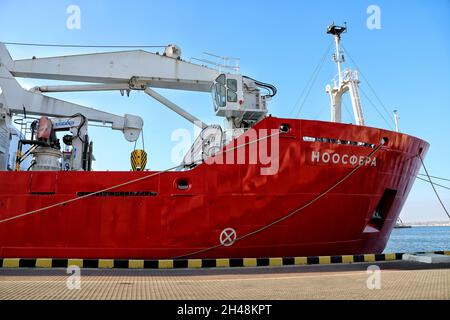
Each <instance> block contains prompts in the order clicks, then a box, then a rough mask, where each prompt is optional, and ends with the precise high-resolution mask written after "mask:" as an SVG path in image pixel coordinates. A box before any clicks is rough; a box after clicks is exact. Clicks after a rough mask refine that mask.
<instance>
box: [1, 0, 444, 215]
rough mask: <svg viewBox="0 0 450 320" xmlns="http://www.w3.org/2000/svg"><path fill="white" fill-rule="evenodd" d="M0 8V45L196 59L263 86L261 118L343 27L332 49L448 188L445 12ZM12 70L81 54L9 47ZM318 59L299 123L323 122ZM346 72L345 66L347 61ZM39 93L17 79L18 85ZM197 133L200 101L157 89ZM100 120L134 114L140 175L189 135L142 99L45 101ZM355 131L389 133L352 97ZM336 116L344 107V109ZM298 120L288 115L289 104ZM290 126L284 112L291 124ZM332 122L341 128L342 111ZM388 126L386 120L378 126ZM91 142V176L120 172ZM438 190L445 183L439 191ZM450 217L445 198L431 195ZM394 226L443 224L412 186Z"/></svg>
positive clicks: (296, 88) (330, 5) (114, 4)
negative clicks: (141, 50) (269, 95)
mask: <svg viewBox="0 0 450 320" xmlns="http://www.w3.org/2000/svg"><path fill="white" fill-rule="evenodd" d="M337 3H338V2H336V1H276V2H275V1H223V2H219V1H203V0H186V1H180V0H178V1H133V2H122V1H78V0H73V1H44V0H41V1H5V0H0V21H1V25H2V27H1V28H0V41H5V42H37V43H80V44H98V45H102V44H129V45H135V44H146V45H166V44H169V43H175V44H177V45H179V46H180V47H181V49H182V51H183V54H182V57H183V59H185V60H189V59H190V58H191V57H199V58H201V57H202V52H204V51H208V52H212V53H216V54H218V55H223V56H234V57H239V58H240V59H241V67H242V69H241V70H242V73H243V74H246V75H249V76H251V77H253V78H256V79H258V80H261V81H265V82H269V83H273V84H274V85H276V86H277V88H278V94H277V96H276V97H275V98H274V99H273V100H272V101H271V103H270V113H272V114H273V115H275V116H279V117H290V116H292V115H293V114H292V113H291V110H292V109H293V107H294V106H295V103H296V101H297V100H298V98H299V95H300V93H301V91H302V90H303V88H304V87H305V86H306V84H307V82H308V80H309V78H310V77H311V74H312V72H313V70H314V68H315V66H316V65H317V63H318V61H319V60H320V57H321V56H322V55H323V53H324V50H325V49H326V47H327V46H328V45H329V43H330V41H331V38H330V36H329V35H326V34H325V29H326V26H327V25H328V24H330V23H331V22H332V21H335V22H336V23H342V22H343V21H346V22H347V23H348V27H349V32H348V33H347V34H345V35H344V40H343V41H344V46H345V48H346V49H347V51H348V53H349V54H350V55H351V56H352V58H354V60H355V61H356V62H357V64H358V66H359V67H360V71H361V72H362V73H363V74H364V75H365V77H366V78H367V79H368V80H369V83H370V85H371V86H372V87H373V88H374V89H375V91H376V93H377V95H378V96H379V97H380V99H381V101H382V102H383V104H384V105H385V107H386V108H387V109H388V110H389V111H391V110H393V109H398V110H399V114H400V129H401V131H403V132H405V133H408V134H411V135H415V136H418V137H421V138H423V139H425V140H427V141H428V142H430V144H431V148H430V151H429V153H428V155H427V159H426V163H427V165H428V168H429V171H431V173H432V174H435V175H438V176H443V177H450V167H449V165H448V164H449V159H450V140H449V139H450V125H449V124H450V40H449V39H450V37H449V33H450V2H449V1H447V0H434V1H425V0H420V1H419V0H408V1H378V0H374V1H364V0H361V1H356V0H354V1H341V2H340V4H339V5H337ZM71 4H75V5H78V6H79V7H80V9H81V29H79V30H69V29H67V28H66V20H67V18H68V16H69V15H68V14H67V13H66V9H67V7H68V6H69V5H71ZM369 5H377V6H379V7H380V9H381V29H379V30H378V29H375V30H370V29H368V28H367V26H366V21H367V18H368V17H369V15H368V14H367V12H366V10H367V8H368V6H369ZM9 49H10V52H11V54H12V56H13V58H14V59H20V58H30V57H31V56H33V55H35V56H37V57H42V56H47V55H60V54H70V53H84V52H92V51H95V50H93V49H67V48H42V47H18V46H9ZM330 55H331V53H330V54H329V55H328V56H327V59H326V60H325V63H324V65H323V68H322V69H321V71H320V73H319V74H318V76H317V79H316V81H315V82H314V85H313V86H312V88H311V92H310V94H309V96H308V99H307V100H306V102H305V103H304V106H303V108H302V111H301V113H300V117H301V118H307V119H321V120H328V119H329V107H328V104H329V98H328V96H327V95H326V93H325V91H324V88H325V85H326V84H327V83H329V81H330V79H331V78H333V77H334V75H335V73H336V71H335V65H334V64H333V63H332V62H331V57H330ZM347 61H348V63H346V66H350V67H353V65H352V64H351V63H350V62H351V61H350V59H349V57H348V56H347ZM44 83H49V84H50V83H51V82H50V81H32V80H24V81H22V84H23V85H25V86H30V87H31V86H34V85H36V84H44ZM361 88H362V90H363V91H364V92H365V93H366V94H367V95H368V96H369V98H370V100H371V101H373V102H374V103H375V104H376V105H377V107H378V108H379V110H381V112H382V113H383V114H384V116H385V118H387V117H389V115H386V114H385V113H384V110H383V108H382V107H381V105H380V103H378V101H377V99H376V98H375V97H374V95H373V94H372V93H371V90H370V88H369V86H368V84H367V83H366V82H365V81H362V83H361ZM159 92H162V93H164V94H165V95H166V96H167V97H168V98H170V99H172V100H173V101H174V102H176V103H178V104H180V105H181V106H183V107H184V108H186V109H187V110H189V111H190V112H192V113H193V114H194V115H196V116H198V117H200V118H201V119H203V120H204V121H205V122H209V123H220V124H221V122H222V120H221V119H219V118H215V116H214V112H213V107H212V102H211V99H210V95H209V94H206V93H192V92H181V91H178V92H174V91H172V92H171V91H167V90H159ZM55 96H57V97H60V98H62V99H66V100H69V101H73V102H77V103H82V104H84V105H87V106H91V107H96V108H99V109H103V110H105V111H108V112H112V113H117V114H124V113H131V114H138V115H140V116H142V117H143V118H144V121H145V131H144V133H145V142H146V149H147V152H148V154H149V166H150V168H151V169H164V168H167V167H170V166H172V163H171V150H172V148H173V147H174V145H175V144H176V143H177V142H174V141H171V133H172V132H173V131H174V130H176V129H178V128H186V129H188V130H191V131H193V128H192V125H190V124H189V123H187V122H186V121H185V120H184V119H182V118H180V117H179V116H177V115H176V114H174V113H172V112H170V111H168V110H167V109H165V108H164V107H163V106H161V105H159V104H158V103H157V102H156V101H154V100H152V99H150V98H149V97H147V96H146V95H144V94H143V93H138V92H134V93H132V95H131V97H130V98H126V97H121V96H120V95H119V94H118V93H116V92H113V93H71V94H58V95H55ZM362 103H363V108H364V113H365V118H366V122H367V124H368V125H370V126H375V127H383V128H389V127H388V124H386V121H385V120H384V119H382V118H381V117H380V116H379V115H378V113H377V111H375V109H374V107H373V106H372V105H371V104H370V103H369V101H368V100H367V99H366V98H365V97H364V96H362ZM346 105H347V107H348V108H350V103H349V102H348V101H347V102H346ZM297 109H298V105H297ZM294 115H295V113H294ZM343 115H344V121H346V122H349V121H351V120H352V119H351V118H350V116H349V114H348V113H347V111H344V112H343ZM387 120H388V122H389V121H391V119H387ZM90 135H91V137H92V138H93V139H94V141H95V150H96V152H95V153H96V158H97V160H98V161H97V163H96V168H97V169H102V170H104V169H111V170H128V169H129V168H130V165H129V153H130V152H131V151H132V149H133V144H132V143H127V142H125V140H124V139H123V138H122V135H121V133H120V132H113V131H110V130H108V129H101V128H95V127H93V128H90ZM448 184H450V183H448ZM438 190H439V191H440V194H441V196H442V198H443V199H444V202H445V204H446V205H447V206H448V207H450V191H448V190H445V189H438ZM401 217H402V218H403V220H405V221H419V220H422V221H423V220H441V221H445V220H446V219H447V218H446V216H445V213H444V212H443V211H442V209H441V208H440V207H439V204H438V203H437V200H436V199H435V195H434V194H433V191H432V189H431V187H430V186H429V185H428V184H426V183H425V182H422V181H419V180H418V181H417V182H416V183H415V186H414V188H413V190H412V192H411V194H410V197H409V199H408V202H407V204H406V206H405V208H404V210H403V212H402V215H401Z"/></svg>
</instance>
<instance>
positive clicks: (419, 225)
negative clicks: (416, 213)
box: [402, 222, 450, 227]
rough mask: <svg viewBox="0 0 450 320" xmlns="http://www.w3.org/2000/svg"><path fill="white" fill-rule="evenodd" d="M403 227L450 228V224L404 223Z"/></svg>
mask: <svg viewBox="0 0 450 320" xmlns="http://www.w3.org/2000/svg"><path fill="white" fill-rule="evenodd" d="M402 225H405V226H411V227H450V222H404V223H403V224H402Z"/></svg>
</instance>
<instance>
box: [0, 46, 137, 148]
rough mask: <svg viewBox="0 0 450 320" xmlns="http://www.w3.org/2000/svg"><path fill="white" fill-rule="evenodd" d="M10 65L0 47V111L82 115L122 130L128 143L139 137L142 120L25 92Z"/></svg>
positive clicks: (59, 115)
mask: <svg viewBox="0 0 450 320" xmlns="http://www.w3.org/2000/svg"><path fill="white" fill-rule="evenodd" d="M2 49H3V50H2ZM8 58H9V59H8ZM12 65H13V61H12V59H11V57H10V56H9V53H8V52H7V51H6V48H4V46H3V45H0V93H1V94H0V109H1V108H5V109H7V110H9V112H11V113H23V108H25V110H26V112H27V113H28V114H36V115H46V116H55V117H61V116H67V117H69V116H72V115H73V114H76V113H81V114H83V115H84V116H85V117H86V118H87V119H88V120H89V121H93V122H100V123H103V124H110V125H111V127H112V129H115V130H120V131H122V132H123V134H124V136H125V138H126V140H128V141H136V140H137V139H138V138H139V134H140V132H141V129H142V126H143V120H142V119H141V118H140V117H138V116H134V115H129V114H125V115H124V116H123V117H122V116H118V115H114V114H111V113H108V112H104V111H100V110H97V109H93V108H88V107H85V106H81V105H78V104H75V103H71V102H68V101H64V100H60V99H56V98H53V97H48V96H44V95H43V94H41V93H40V92H33V91H28V90H25V89H23V88H22V86H21V85H20V84H19V83H18V82H17V80H16V79H15V78H14V77H13V75H12V73H11V72H10V70H9V69H8V68H10V67H11V66H12Z"/></svg>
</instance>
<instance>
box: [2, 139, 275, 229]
mask: <svg viewBox="0 0 450 320" xmlns="http://www.w3.org/2000/svg"><path fill="white" fill-rule="evenodd" d="M279 134H280V131H277V132H275V133H272V134H270V135H267V136H263V137H261V138H258V139H255V140H252V141H249V142H246V143H243V144H240V145H237V146H234V147H232V148H228V149H225V150H221V151H219V152H218V153H217V154H215V155H214V156H217V155H218V154H220V153H227V152H230V151H233V150H236V149H239V148H241V147H244V146H246V145H250V144H252V143H256V142H258V141H261V140H264V139H268V138H270V137H273V136H275V135H279ZM182 167H184V165H183V164H181V165H177V166H175V167H172V168H168V169H165V170H163V171H158V172H155V173H153V174H150V175H146V176H143V177H140V178H137V179H133V180H129V181H126V182H123V183H120V184H117V185H114V186H111V187H108V188H105V189H102V190H98V191H95V192H91V193H88V194H85V195H82V196H79V197H76V198H72V199H69V200H66V201H62V202H58V203H55V204H52V205H49V206H47V207H43V208H39V209H36V210H32V211H28V212H25V213H22V214H19V215H16V216H12V217H9V218H6V219H3V220H0V224H1V223H4V222H8V221H12V220H16V219H19V218H22V217H25V216H29V215H31V214H35V213H39V212H42V211H45V210H49V209H52V208H56V207H59V206H62V205H65V204H68V203H72V202H75V201H79V200H83V199H85V198H88V197H91V196H94V195H96V194H99V193H103V192H106V191H110V190H113V189H117V188H120V187H123V186H126V185H129V184H132V183H136V182H139V181H142V180H145V179H149V178H152V177H154V176H157V175H159V174H162V173H165V172H168V171H172V170H175V169H178V168H182Z"/></svg>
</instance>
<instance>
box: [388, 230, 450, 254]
mask: <svg viewBox="0 0 450 320" xmlns="http://www.w3.org/2000/svg"><path fill="white" fill-rule="evenodd" d="M442 250H450V227H449V226H445V227H444V226H442V227H441V226H433V227H423V226H420V227H414V226H413V227H411V228H399V229H393V230H392V233H391V236H390V238H389V241H388V243H387V246H386V249H384V252H386V253H390V252H430V251H442Z"/></svg>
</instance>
